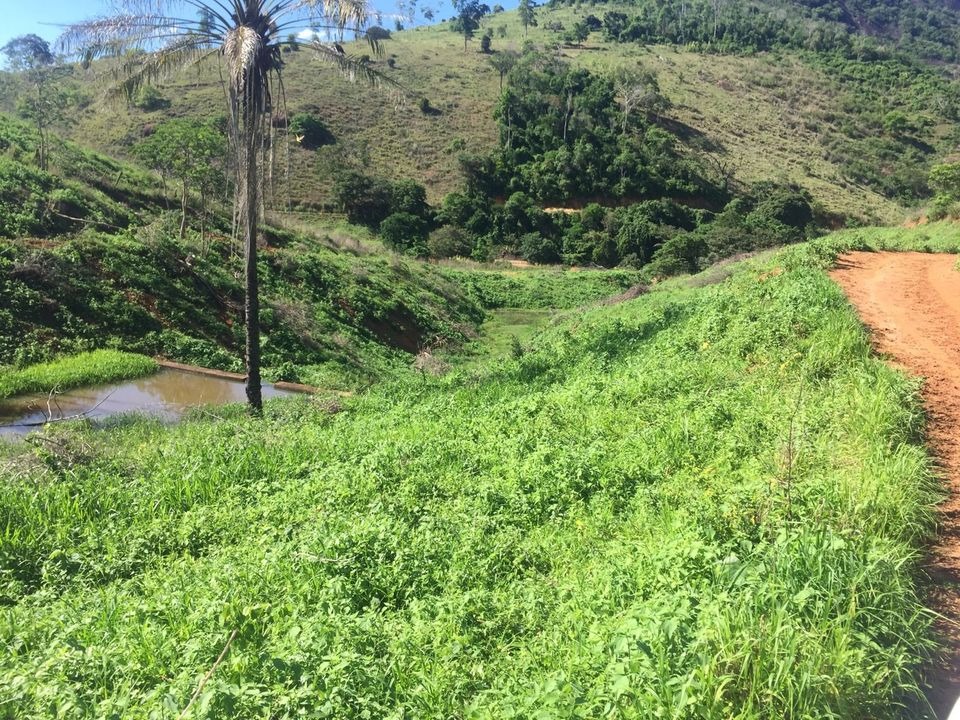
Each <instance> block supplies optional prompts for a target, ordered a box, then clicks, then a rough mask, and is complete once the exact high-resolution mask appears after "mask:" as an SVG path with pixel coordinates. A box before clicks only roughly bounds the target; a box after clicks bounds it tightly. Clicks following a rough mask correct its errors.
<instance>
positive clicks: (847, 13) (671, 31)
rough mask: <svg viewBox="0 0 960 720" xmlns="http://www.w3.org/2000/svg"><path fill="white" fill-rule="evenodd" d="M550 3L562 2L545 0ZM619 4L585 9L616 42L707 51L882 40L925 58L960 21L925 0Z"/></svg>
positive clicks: (850, 47) (947, 42) (947, 45)
mask: <svg viewBox="0 0 960 720" xmlns="http://www.w3.org/2000/svg"><path fill="white" fill-rule="evenodd" d="M550 4H551V5H562V4H563V2H560V1H558V0H551V3H550ZM570 4H572V0H571V2H570ZM624 5H626V8H625V9H624V11H622V12H620V11H612V12H607V13H605V14H604V15H603V17H602V18H597V17H596V16H593V15H591V16H588V19H587V22H586V24H587V27H588V28H590V29H591V30H594V29H597V30H598V29H600V28H601V27H602V29H603V32H604V33H605V34H606V35H607V36H609V37H610V38H611V39H614V40H617V41H619V42H630V41H635V42H642V43H662V42H667V43H675V44H680V45H686V44H690V45H693V46H695V47H697V48H698V49H700V50H704V51H708V52H746V53H752V52H758V51H763V50H771V49H774V48H793V49H810V50H817V51H821V50H840V51H843V52H847V53H855V52H858V51H860V50H862V49H863V48H865V47H866V48H869V47H872V46H875V45H878V44H884V43H888V44H892V45H894V46H895V47H896V48H897V49H899V50H900V51H902V52H904V53H905V54H909V55H912V56H918V57H921V58H924V59H935V60H948V61H952V60H956V59H957V46H956V43H954V42H953V40H952V37H953V35H954V34H955V33H956V32H957V29H958V28H960V13H958V12H957V10H956V9H955V8H953V7H949V6H944V5H943V4H940V3H934V2H931V1H926V2H909V3H892V2H889V1H887V0H856V1H855V2H840V1H839V0H799V1H797V2H784V1H783V0H765V1H764V2H762V3H758V4H748V3H743V2H722V3H721V2H712V1H710V0H691V2H685V3H683V4H673V3H660V2H651V0H632V1H631V2H627V3H624ZM595 7H602V4H601V5H596V6H595ZM591 18H592V19H593V22H591V20H590V19H591Z"/></svg>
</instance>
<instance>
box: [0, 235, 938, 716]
mask: <svg viewBox="0 0 960 720" xmlns="http://www.w3.org/2000/svg"><path fill="white" fill-rule="evenodd" d="M892 239H893V238H892V236H891V237H890V238H887V237H886V236H882V237H876V236H868V235H856V234H846V235H842V236H839V237H836V238H834V239H829V240H827V241H818V242H816V243H813V244H810V245H804V246H800V247H798V248H795V249H793V250H790V251H788V252H780V253H778V254H775V255H773V256H770V257H768V258H766V259H764V260H762V261H754V262H748V263H745V264H741V265H737V266H733V267H729V268H727V273H726V274H727V278H726V279H725V280H720V278H717V277H714V278H713V279H712V280H706V279H703V280H705V281H707V282H712V283H713V284H709V285H706V286H701V287H694V285H703V282H696V283H690V284H687V283H676V282H675V283H672V284H668V285H665V286H663V287H661V288H660V289H659V290H657V291H656V292H653V293H650V294H648V295H645V296H642V297H640V298H638V299H635V300H630V301H627V302H623V303H620V304H618V305H603V306H599V307H596V308H594V309H591V310H589V311H585V312H581V313H577V314H576V315H575V316H572V317H570V318H568V319H567V320H566V321H563V322H561V323H559V324H557V325H556V326H555V327H552V328H550V329H549V330H547V331H545V332H544V333H542V334H540V335H539V336H538V337H537V338H536V339H535V340H534V341H533V342H532V344H530V345H529V346H527V347H526V348H525V349H524V350H523V351H522V352H520V353H518V354H516V355H515V357H514V358H513V359H508V360H498V361H497V362H496V363H492V364H487V365H485V366H482V367H480V368H475V369H473V370H470V371H467V372H465V373H455V374H453V375H451V376H448V377H446V378H443V379H431V378H429V377H421V378H415V379H406V380H402V381H400V382H398V383H388V384H386V385H381V386H380V387H379V388H376V389H374V390H372V391H370V392H369V393H367V394H365V395H364V396H361V397H358V398H353V399H347V400H344V402H343V403H342V404H338V405H337V407H336V408H335V409H333V410H331V409H330V408H329V407H324V406H318V405H315V404H311V403H306V402H299V403H298V402H293V403H290V402H286V403H283V402H277V403H275V404H271V405H268V408H267V412H268V416H267V419H266V420H265V421H263V422H255V421H251V420H249V419H247V418H245V417H244V416H243V415H242V414H241V413H239V412H238V413H234V414H228V415H225V416H224V417H222V418H221V419H219V420H211V419H209V418H208V419H195V420H193V421H188V422H185V423H184V424H182V425H180V426H178V427H174V428H164V427H162V426H158V425H156V424H153V423H150V422H139V421H134V420H129V421H127V422H126V423H124V424H122V425H119V426H116V427H114V428H113V429H112V430H111V431H110V432H109V434H101V433H96V432H93V433H91V432H89V431H86V430H84V429H82V428H63V429H61V430H60V431H57V432H52V431H51V433H50V434H48V436H47V437H48V438H49V441H48V442H44V443H42V444H40V445H39V446H38V447H37V448H31V447H30V446H26V445H24V446H18V447H11V448H7V449H6V450H5V451H4V452H5V454H6V457H7V462H5V463H0V473H2V476H3V481H2V482H0V528H2V529H3V530H2V533H3V534H2V535H0V540H2V543H3V553H2V555H0V583H2V584H0V597H2V602H3V603H4V604H5V605H7V610H6V612H7V614H8V621H7V622H4V623H2V624H0V646H2V647H4V648H5V652H4V653H0V711H2V712H3V714H4V715H5V717H9V718H11V720H19V718H27V717H34V716H36V715H37V714H43V713H44V712H45V710H44V709H45V708H48V707H50V703H51V702H53V703H55V704H56V705H58V706H60V707H65V706H66V705H67V704H69V707H70V711H71V714H72V715H73V716H74V717H78V718H82V717H90V718H94V717H109V716H112V715H115V714H119V715H123V716H124V717H128V718H141V717H142V718H147V717H150V716H152V714H155V713H161V712H166V713H168V714H170V713H174V714H176V713H178V712H179V711H180V710H181V709H182V708H183V707H184V706H185V705H186V703H187V701H188V699H189V697H190V696H191V694H192V693H193V691H194V689H195V688H196V686H197V682H198V679H199V678H200V677H201V676H202V675H204V673H206V672H207V671H208V670H209V669H210V667H211V666H212V664H213V663H214V661H215V659H216V658H217V656H218V655H219V654H221V651H222V652H223V655H224V657H225V660H224V662H223V663H222V664H220V665H219V666H217V667H216V672H215V673H214V674H213V677H212V679H211V680H210V681H209V682H208V683H206V684H205V685H204V686H203V690H202V692H201V693H200V700H199V702H198V703H197V704H196V705H195V706H194V707H193V710H192V715H191V716H192V717H198V718H199V717H209V718H214V717H223V716H230V717H235V718H254V717H263V716H265V715H266V716H278V717H284V716H288V717H296V716H298V715H299V714H302V713H307V714H309V713H320V714H326V715H329V716H334V717H338V718H345V719H349V718H363V717H369V716H377V717H403V716H416V717H436V718H440V717H471V718H511V717H515V718H521V717H529V714H530V711H531V709H532V708H536V710H537V712H540V713H548V714H549V715H550V716H553V717H598V716H601V715H604V714H608V713H614V714H618V715H620V714H622V715H623V716H625V717H656V716H658V715H673V716H676V717H702V716H707V717H736V718H744V719H746V718H769V719H771V720H772V719H773V718H782V717H836V718H847V717H862V716H869V717H875V718H892V717H896V716H897V715H898V713H900V712H901V710H902V708H903V706H904V705H903V704H904V703H908V702H910V701H911V697H912V696H914V694H915V689H916V684H915V683H916V680H915V678H916V671H917V667H918V664H919V663H920V662H921V660H922V659H923V658H924V657H925V656H926V653H927V652H928V650H929V648H930V644H929V640H928V634H927V633H928V628H929V625H930V622H931V619H932V618H931V615H930V613H929V612H928V611H926V610H924V609H923V607H922V605H921V604H920V602H919V599H918V595H917V590H916V588H915V585H914V581H913V577H914V572H915V569H916V563H917V558H918V548H919V546H920V544H921V543H923V542H924V540H925V538H926V537H927V535H928V533H929V531H930V529H931V527H932V515H931V503H932V502H933V500H934V498H935V489H934V488H935V486H934V483H933V480H932V478H931V474H930V466H929V459H928V457H927V455H926V453H925V450H924V448H923V447H922V446H921V445H920V444H919V437H920V429H921V427H922V419H923V417H922V413H921V411H920V408H919V405H918V398H917V392H916V390H917V386H916V384H915V383H914V382H912V381H908V380H907V379H906V378H905V377H904V376H902V375H901V374H899V373H898V372H896V371H895V370H893V369H891V368H889V367H887V366H886V365H885V364H883V363H882V362H880V361H879V360H876V359H874V358H872V357H871V353H870V346H869V343H868V340H867V337H866V335H865V333H864V331H863V328H862V327H861V326H860V324H859V322H858V320H857V318H856V316H855V315H854V313H853V311H852V309H851V308H850V306H849V305H848V304H847V302H846V300H845V299H844V297H843V295H842V293H841V292H840V290H839V288H838V287H836V286H835V285H833V284H832V283H831V282H830V281H829V279H828V278H827V276H826V274H825V272H824V268H825V267H826V266H828V265H829V264H830V263H831V262H832V260H833V258H834V257H835V255H836V253H837V252H839V251H842V250H843V249H846V248H849V247H851V246H859V247H864V246H865V244H866V243H867V242H870V241H878V242H881V243H882V242H890V240H892ZM906 242H908V243H917V242H922V240H920V239H919V237H918V236H917V234H916V233H914V234H913V235H912V236H910V237H908V238H906ZM718 281H719V282H718ZM81 450H82V452H81ZM24 473H26V474H27V475H26V477H27V478H29V481H27V482H24V480H23V478H24ZM909 716H910V717H918V716H919V714H917V713H913V714H910V715H909Z"/></svg>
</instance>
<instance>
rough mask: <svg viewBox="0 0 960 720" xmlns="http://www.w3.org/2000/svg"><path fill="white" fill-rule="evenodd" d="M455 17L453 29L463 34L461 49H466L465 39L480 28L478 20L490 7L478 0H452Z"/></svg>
mask: <svg viewBox="0 0 960 720" xmlns="http://www.w3.org/2000/svg"><path fill="white" fill-rule="evenodd" d="M453 7H454V9H455V10H456V11H457V17H456V20H455V21H454V24H453V29H454V30H456V31H458V32H459V33H460V34H461V35H463V51H464V52H466V51H467V41H468V40H470V39H471V38H472V37H473V35H474V33H476V31H477V30H479V29H480V20H482V19H483V16H484V15H487V14H489V13H490V7H489V6H488V5H485V4H484V3H481V2H480V0H453Z"/></svg>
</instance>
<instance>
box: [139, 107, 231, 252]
mask: <svg viewBox="0 0 960 720" xmlns="http://www.w3.org/2000/svg"><path fill="white" fill-rule="evenodd" d="M134 153H135V154H136V156H137V157H138V158H139V159H140V161H141V162H143V163H144V164H145V165H146V166H147V167H149V168H151V169H152V170H155V171H156V172H157V174H158V175H159V176H160V181H161V182H162V183H163V186H164V189H165V190H166V186H167V180H168V179H173V180H175V181H176V182H178V183H179V184H180V192H179V194H180V239H181V240H182V239H183V238H184V236H185V235H186V231H187V215H188V212H189V210H190V196H191V193H192V192H194V191H195V192H196V193H197V194H198V195H199V196H200V237H201V242H202V240H203V234H204V228H205V224H206V217H207V203H208V198H210V196H211V195H212V194H213V193H214V192H216V191H217V190H222V189H223V188H224V186H225V183H226V170H227V168H226V157H227V138H226V135H225V133H224V128H223V127H221V126H220V124H219V123H211V122H202V121H200V120H188V119H177V120H170V121H168V122H165V123H163V124H162V125H160V126H159V127H157V128H156V129H155V130H154V132H153V133H152V134H151V135H150V136H149V137H147V138H146V139H144V140H142V141H141V142H140V143H138V144H137V146H136V147H135V148H134Z"/></svg>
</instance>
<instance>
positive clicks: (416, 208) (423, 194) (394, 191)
mask: <svg viewBox="0 0 960 720" xmlns="http://www.w3.org/2000/svg"><path fill="white" fill-rule="evenodd" d="M390 212H391V213H410V214H411V215H416V216H417V217H419V218H423V219H427V217H428V216H429V214H430V206H429V205H427V190H426V188H424V187H423V185H421V184H420V183H418V182H417V181H416V180H398V181H397V182H395V183H394V184H393V185H392V186H391V188H390Z"/></svg>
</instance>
